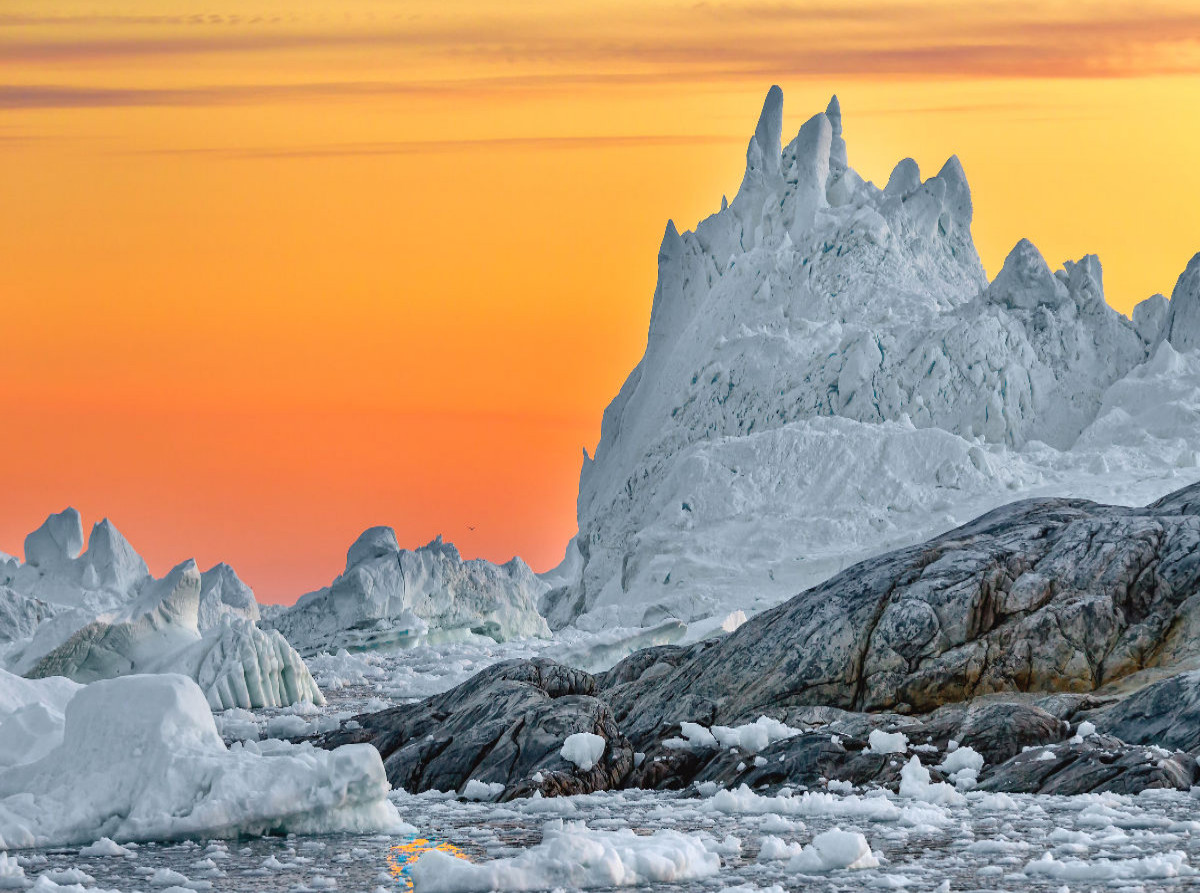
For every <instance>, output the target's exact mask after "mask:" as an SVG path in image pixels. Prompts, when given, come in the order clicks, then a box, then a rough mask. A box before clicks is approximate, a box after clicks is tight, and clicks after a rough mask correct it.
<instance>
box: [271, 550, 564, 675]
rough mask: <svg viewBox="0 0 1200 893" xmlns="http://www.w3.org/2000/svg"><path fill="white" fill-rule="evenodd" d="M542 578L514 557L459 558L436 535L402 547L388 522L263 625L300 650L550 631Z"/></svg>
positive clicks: (361, 646) (542, 633)
mask: <svg viewBox="0 0 1200 893" xmlns="http://www.w3.org/2000/svg"><path fill="white" fill-rule="evenodd" d="M546 588H547V587H546V584H544V583H542V582H541V580H539V579H538V578H537V576H536V575H535V574H534V573H533V571H531V570H530V569H529V567H528V566H527V565H526V564H525V563H524V562H523V561H521V560H520V559H513V560H511V561H509V562H507V563H506V564H503V565H497V564H493V563H492V562H490V561H486V560H484V559H480V558H474V559H469V560H466V561H464V560H463V558H462V556H461V555H460V553H459V551H458V549H457V548H456V547H455V546H454V544H453V543H448V542H446V541H445V540H444V539H443V538H442V536H441V535H438V536H436V537H434V539H433V540H431V541H430V542H428V543H426V544H425V545H424V546H421V547H419V548H417V549H403V548H400V546H399V544H398V542H397V539H396V532H395V531H394V530H393V529H392V528H390V527H372V528H369V529H368V530H366V531H364V532H363V533H362V534H361V535H360V536H359V537H358V539H357V540H355V542H354V545H352V546H351V547H350V550H349V551H348V552H347V555H346V570H345V572H344V573H342V574H341V575H340V576H339V577H338V578H337V579H335V580H334V581H333V582H332V583H331V584H330V585H329V586H326V587H324V588H323V589H318V590H316V591H315V592H310V593H308V594H307V595H304V596H301V598H300V599H299V600H298V601H297V602H296V604H295V605H293V606H292V607H291V608H288V609H287V610H285V611H283V612H281V613H279V614H276V615H274V616H272V617H271V618H270V619H269V621H266V622H265V625H270V626H272V627H273V628H274V629H276V630H278V631H280V632H282V633H283V634H284V635H285V636H286V637H287V639H288V641H290V642H292V643H293V644H294V645H295V646H296V647H297V648H299V649H300V650H301V651H302V652H316V651H320V650H322V649H337V648H343V647H348V648H377V647H383V646H392V645H411V644H414V643H416V642H417V641H420V640H421V639H422V638H423V637H426V636H429V637H433V638H435V639H436V638H440V637H445V636H450V635H466V634H469V633H476V634H480V635H486V636H490V637H491V638H494V639H496V640H504V639H509V638H516V637H521V636H541V635H548V634H549V630H548V629H547V627H546V623H545V621H544V620H543V619H542V617H541V615H540V614H538V612H537V600H538V597H539V596H540V595H541V594H542V593H543V592H544V591H545V590H546Z"/></svg>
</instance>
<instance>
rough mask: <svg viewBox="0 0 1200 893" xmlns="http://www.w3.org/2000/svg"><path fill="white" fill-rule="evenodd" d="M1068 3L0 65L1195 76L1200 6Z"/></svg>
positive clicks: (59, 44)
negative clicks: (344, 57) (281, 62)
mask: <svg viewBox="0 0 1200 893" xmlns="http://www.w3.org/2000/svg"><path fill="white" fill-rule="evenodd" d="M1070 9H1071V11H1072V13H1073V14H1072V15H1062V14H1051V13H1048V12H1047V11H1046V7H1044V6H1038V5H1034V4H1031V3H1022V4H1018V5H1014V4H1012V3H1006V4H997V3H978V4H972V5H971V6H970V7H968V9H967V11H966V12H961V11H959V12H957V13H956V14H954V15H950V14H949V10H948V9H946V8H944V7H938V6H937V5H936V4H934V5H930V4H915V3H899V4H882V3H878V2H871V3H865V4H852V3H846V4H837V5H831V4H828V3H826V4H823V5H807V6H796V5H791V4H785V3H751V4H723V5H710V4H699V5H697V6H696V7H694V8H693V9H691V10H681V9H676V10H673V11H671V12H669V13H664V12H661V11H660V12H654V13H646V14H645V15H642V16H638V17H635V18H630V17H628V16H626V17H625V18H624V19H622V18H620V17H609V18H604V19H603V21H601V17H600V16H596V21H593V22H590V23H589V22H586V21H581V20H579V19H572V18H569V17H559V18H545V17H543V18H542V19H537V20H533V19H522V18H520V17H517V16H508V17H497V16H493V17H492V18H490V19H487V20H481V19H478V18H475V19H472V20H471V21H470V23H464V22H455V21H442V22H435V21H425V20H423V21H421V22H409V23H406V24H405V25H404V26H402V27H396V26H395V25H394V24H391V25H389V26H388V27H387V28H370V29H364V28H362V27H358V28H351V29H345V30H316V29H311V28H310V29H309V30H296V29H294V28H292V27H291V25H286V26H277V25H274V24H265V23H258V24H251V23H250V22H249V21H244V20H238V21H237V24H240V25H242V27H236V28H230V27H228V25H229V22H228V21H225V20H222V23H221V24H219V25H218V24H216V23H215V22H210V21H208V20H207V19H200V20H195V19H193V20H189V26H183V25H178V26H177V28H178V30H177V31H176V32H174V33H172V32H166V33H160V32H159V31H157V30H156V31H154V32H151V33H149V34H145V33H143V32H141V31H139V29H138V28H137V27H134V26H129V27H127V28H125V29H123V30H121V31H119V32H118V33H117V34H113V35H105V36H96V37H90V38H81V39H76V40H46V39H36V40H35V39H30V40H5V41H3V42H0V65H4V64H8V65H22V66H28V65H38V64H51V63H53V64H62V63H68V64H72V63H75V64H78V63H88V62H99V61H103V60H121V59H124V60H133V59H136V58H140V57H152V56H169V57H176V58H178V57H183V56H190V55H203V54H214V53H226V54H227V53H235V54H239V53H240V54H262V53H273V52H280V51H284V52H286V51H294V50H331V51H335V50H355V51H357V50H364V49H370V48H379V49H385V50H390V51H397V52H408V53H409V54H410V57H409V58H407V59H406V60H399V59H398V60H396V61H397V63H399V62H401V61H406V62H411V61H415V60H417V59H420V60H423V61H426V62H428V61H429V60H431V59H438V58H441V59H442V60H443V61H455V62H460V63H461V62H463V61H464V60H474V61H476V62H485V63H488V62H490V63H497V64H511V63H512V62H513V61H514V60H515V61H516V62H517V63H518V64H524V65H526V66H534V65H537V64H544V65H560V66H563V67H565V68H567V70H577V71H578V70H582V69H586V70H599V71H603V70H606V69H612V68H620V67H628V66H629V65H630V64H633V63H636V64H638V65H645V66H648V67H649V68H651V69H656V68H660V67H663V66H666V67H668V68H670V67H672V66H679V65H682V66H685V67H689V68H691V69H694V72H693V74H695V73H696V72H707V71H709V70H710V69H712V68H713V66H714V65H721V66H724V67H732V68H735V69H738V70H743V71H745V72H746V73H747V74H749V73H751V72H754V73H756V74H757V73H758V72H761V71H762V70H764V69H769V70H771V71H781V72H783V73H784V74H794V75H803V74H816V73H820V74H827V75H831V76H848V75H849V76H853V75H855V74H861V75H867V76H873V75H889V74H891V75H924V76H965V77H1028V76H1050V77H1126V76H1131V75H1137V74H1148V73H1149V74H1169V73H1194V72H1195V71H1197V70H1200V61H1198V60H1197V55H1198V54H1197V52H1196V48H1197V46H1198V45H1200V12H1194V11H1191V10H1187V11H1180V10H1178V9H1176V8H1167V7H1162V6H1160V7H1159V8H1153V7H1151V8H1142V9H1136V10H1134V9H1127V10H1114V9H1113V8H1112V6H1111V4H1109V5H1084V6H1075V7H1070ZM1080 10H1089V11H1090V15H1089V16H1081V15H1080V13H1079V11H1080ZM206 25H207V26H208V27H204V26H206ZM584 25H588V27H583V26H584ZM195 26H199V27H195ZM668 76H673V77H676V78H677V77H678V76H679V74H678V73H674V74H673V75H672V74H670V73H669V74H668ZM642 77H643V78H645V79H647V80H648V81H652V80H654V79H655V78H658V77H661V74H660V73H658V72H656V71H654V70H651V71H648V72H646V73H644V74H643V75H642Z"/></svg>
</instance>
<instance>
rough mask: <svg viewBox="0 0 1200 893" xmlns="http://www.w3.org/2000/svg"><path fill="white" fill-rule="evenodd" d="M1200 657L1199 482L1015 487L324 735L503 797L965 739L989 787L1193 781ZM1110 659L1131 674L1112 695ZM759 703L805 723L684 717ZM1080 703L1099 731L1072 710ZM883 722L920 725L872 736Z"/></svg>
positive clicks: (821, 764)
mask: <svg viewBox="0 0 1200 893" xmlns="http://www.w3.org/2000/svg"><path fill="white" fill-rule="evenodd" d="M1198 662H1200V484H1197V485H1193V486H1191V487H1188V488H1185V489H1183V490H1180V491H1178V492H1176V493H1174V494H1172V495H1170V496H1168V497H1166V498H1165V499H1162V500H1160V501H1159V502H1157V503H1154V504H1152V505H1150V506H1147V507H1145V508H1123V507H1114V506H1104V505H1097V504H1095V503H1090V502H1085V501H1081V500H1070V499H1036V500H1027V501H1023V502H1018V503H1014V504H1013V505H1010V506H1007V507H1005V508H1003V509H999V510H997V511H994V512H991V513H989V514H987V515H984V516H983V517H981V518H979V519H977V520H976V521H974V522H972V523H970V524H968V525H966V526H964V527H961V528H959V529H957V530H954V531H952V532H950V533H948V534H945V535H944V536H941V537H938V538H937V539H934V540H931V541H930V542H928V543H925V544H923V545H921V546H916V547H913V548H909V549H903V550H900V551H897V552H893V553H890V554H888V555H883V556H880V557H878V558H875V559H872V560H869V561H866V562H862V563H861V564H858V565H856V566H854V567H851V568H849V569H847V570H845V571H843V572H842V573H840V574H838V575H837V576H836V577H834V578H832V579H830V580H829V581H827V582H826V583H824V584H822V585H821V586H818V587H815V588H814V589H811V590H808V591H807V592H804V593H801V594H800V595H798V596H796V597H795V598H793V599H791V600H790V601H788V602H786V603H784V604H782V605H780V606H778V607H777V608H774V609H773V610H770V611H767V612H765V613H763V614H761V615H759V616H757V617H755V618H753V619H752V620H750V621H749V622H748V623H746V624H744V625H743V626H742V627H741V628H740V629H738V630H737V631H736V632H734V633H731V634H730V635H729V636H727V637H725V638H724V639H720V640H710V641H706V642H700V643H697V644H695V645H690V646H661V647H656V648H647V649H644V650H641V651H638V652H636V653H634V654H632V655H630V656H629V657H628V658H626V659H625V660H623V661H621V662H620V663H619V664H617V665H616V666H615V667H613V668H612V669H611V670H609V671H607V672H605V673H602V674H599V675H597V676H593V675H591V674H589V673H585V672H583V671H581V670H574V669H570V668H567V667H564V666H562V665H560V664H556V663H554V662H552V661H549V660H545V659H537V660H532V661H521V660H518V661H509V662H506V663H502V664H498V665H496V666H494V667H491V668H489V669H487V670H485V671H484V672H482V673H480V674H479V675H478V676H476V677H474V678H473V679H471V680H469V681H468V682H466V683H464V684H462V685H460V686H459V687H458V688H455V689H453V690H451V691H449V692H446V693H444V694H441V695H437V696H435V697H432V698H429V699H427V700H425V701H423V702H421V703H419V704H412V705H407V706H401V707H394V708H391V709H389V710H385V711H383V712H381V713H376V714H371V715H366V716H361V717H357V718H356V720H355V722H354V723H350V724H347V726H346V727H345V728H344V729H343V730H342V731H340V732H338V733H335V734H333V735H330V736H326V738H325V739H324V741H323V742H322V743H324V744H326V745H328V746H336V745H339V744H345V743H350V742H357V741H369V742H371V743H372V744H374V745H375V746H376V747H378V748H379V750H380V752H381V753H382V754H383V757H384V765H385V766H386V768H387V772H388V777H389V779H390V780H391V781H392V783H393V784H395V785H398V786H401V787H404V788H406V789H408V790H410V791H422V790H427V789H431V788H436V789H438V790H451V789H454V790H460V791H461V790H462V789H463V787H464V786H465V784H466V782H467V781H468V780H469V779H472V778H474V779H478V780H480V781H483V782H492V783H495V782H499V783H502V784H503V785H504V786H505V787H504V792H503V795H502V796H503V797H505V798H511V797H516V796H524V795H531V794H533V793H535V792H541V793H543V794H545V795H550V794H570V793H582V792H588V791H594V790H604V789H610V788H620V787H644V788H682V787H686V786H687V785H689V784H692V783H693V782H705V781H712V782H716V783H719V784H722V785H734V784H743V783H745V784H748V785H750V786H752V787H755V786H761V785H772V784H784V783H786V784H791V785H805V786H809V787H819V786H821V785H824V784H826V783H828V782H829V781H831V780H832V781H836V782H841V783H849V784H851V785H855V786H873V785H882V786H887V787H893V788H894V787H896V786H897V784H898V783H899V775H900V769H901V768H902V766H903V764H904V762H905V761H906V760H907V759H909V758H910V757H911V756H912V754H913V753H917V754H919V755H920V757H921V759H922V762H923V763H924V764H925V765H927V766H929V767H936V766H937V765H938V764H939V763H940V762H941V761H943V760H944V759H945V757H946V755H947V754H948V753H949V752H950V751H952V750H953V749H954V748H955V747H956V746H959V745H961V746H968V747H971V748H972V749H973V750H975V751H976V752H978V753H979V754H980V755H981V756H982V757H983V759H984V761H985V762H984V767H983V769H982V771H981V772H980V773H979V774H978V778H976V779H974V780H973V782H968V784H970V783H975V784H978V785H979V786H981V787H983V788H986V789H988V790H994V791H1009V792H1042V793H1060V794H1066V793H1083V792H1090V791H1115V792H1121V793H1129V792H1135V791H1140V790H1144V789H1146V788H1154V787H1174V788H1182V789H1186V788H1188V787H1189V786H1191V785H1192V784H1193V783H1194V782H1195V781H1196V780H1197V775H1198V772H1197V764H1196V761H1195V759H1194V758H1193V757H1192V756H1191V755H1190V754H1189V752H1196V751H1200V731H1198V730H1200V671H1198V672H1190V673H1181V674H1179V675H1175V676H1170V677H1169V678H1165V679H1162V676H1163V674H1164V672H1167V671H1169V670H1170V669H1171V668H1178V669H1182V668H1184V667H1188V668H1190V667H1191V666H1195V665H1196V664H1197V663H1198ZM1146 669H1152V672H1153V674H1155V678H1159V679H1161V681H1158V682H1156V683H1154V684H1152V685H1149V686H1146V687H1144V688H1140V689H1137V688H1136V686H1134V685H1133V684H1132V683H1133V682H1136V680H1137V679H1140V678H1142V677H1135V678H1134V679H1133V680H1128V679H1127V678H1126V677H1130V676H1131V674H1134V673H1137V672H1139V671H1142V670H1146ZM1147 675H1150V674H1147ZM1120 680H1126V682H1125V683H1124V685H1125V688H1135V691H1134V692H1133V694H1132V695H1129V696H1127V697H1125V698H1124V699H1123V700H1122V699H1120V695H1121V694H1122V693H1123V692H1121V691H1118V687H1117V686H1115V685H1113V683H1116V682H1118V681H1120ZM760 716H767V717H769V718H771V719H773V720H777V721H779V722H782V723H784V724H785V725H787V726H788V727H790V728H791V729H795V730H798V733H797V734H795V735H793V736H792V737H788V738H785V739H784V740H778V741H775V742H774V743H772V744H770V745H769V746H767V747H765V748H764V749H763V750H761V752H759V753H747V752H742V751H740V750H738V749H736V748H734V749H730V748H727V747H726V748H722V747H717V746H716V745H709V747H708V749H706V748H705V746H704V745H702V744H701V743H698V742H684V741H682V740H680V739H681V738H686V737H687V735H685V734H683V729H682V724H683V723H697V724H699V725H701V726H704V727H711V726H714V725H723V726H738V725H742V724H744V723H750V722H754V721H755V720H757V719H758V718H759V717H760ZM1085 718H1086V719H1088V720H1089V721H1090V722H1092V723H1094V725H1095V728H1096V729H1098V730H1099V732H1100V734H1079V731H1080V730H1081V729H1082V730H1084V731H1086V732H1090V731H1091V730H1090V729H1089V728H1088V727H1087V726H1081V725H1080V720H1082V719H1085ZM875 729H881V730H884V731H887V732H903V733H904V734H905V735H907V736H908V740H909V744H910V747H911V748H912V749H910V750H909V751H908V752H907V753H906V754H880V753H874V752H872V750H871V749H870V747H869V744H868V742H869V737H870V734H871V732H872V730H875ZM580 731H587V732H593V733H594V734H597V735H600V736H602V737H603V738H604V739H605V741H606V742H607V745H606V747H605V751H604V754H603V757H602V758H601V761H600V763H599V764H598V765H597V766H595V767H594V768H592V769H591V770H589V771H586V772H584V771H581V770H579V769H577V768H576V767H575V766H574V765H573V764H570V763H568V762H566V761H565V760H564V759H563V758H562V757H561V756H560V754H559V748H560V747H561V745H562V742H563V740H564V739H565V738H566V736H567V735H569V734H572V733H574V732H580ZM672 739H674V740H672ZM952 741H953V742H956V743H955V744H953V745H952V744H951V742H952ZM933 775H934V780H935V781H936V780H938V778H939V773H938V772H937V770H936V768H933ZM959 781H960V782H961V779H960V780H959Z"/></svg>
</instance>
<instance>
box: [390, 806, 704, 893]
mask: <svg viewBox="0 0 1200 893" xmlns="http://www.w3.org/2000/svg"><path fill="white" fill-rule="evenodd" d="M710 846H711V842H709V841H707V840H706V839H704V838H699V837H696V836H693V835H689V834H681V833H679V832H677V831H656V832H654V833H653V834H650V835H645V836H643V835H638V834H635V833H634V832H633V831H630V830H620V831H596V830H591V829H589V828H588V827H587V826H586V825H584V824H583V823H582V822H568V823H566V824H564V823H563V822H562V820H555V821H552V822H548V823H547V824H546V825H545V827H544V828H543V829H542V842H541V843H539V844H537V845H535V846H532V847H530V848H529V849H527V850H525V851H524V852H522V853H521V854H520V855H517V856H513V857H511V858H505V859H493V860H490V861H487V862H478V863H476V862H468V861H465V860H463V859H458V858H456V857H454V856H451V855H448V854H446V853H443V852H441V851H439V850H428V851H427V852H425V853H424V854H422V855H421V857H420V858H419V859H418V860H417V862H416V864H415V865H414V866H413V867H412V869H411V872H410V876H411V878H412V881H413V889H414V890H415V891H416V893H471V891H480V893H485V891H489V890H550V889H554V888H576V889H586V888H588V887H633V886H640V885H644V884H655V883H678V882H681V881H690V880H699V879H701V878H707V877H712V876H713V875H715V874H716V873H717V872H718V871H719V870H720V867H721V857H720V856H719V855H718V853H717V852H716V851H715V849H711V848H710Z"/></svg>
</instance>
